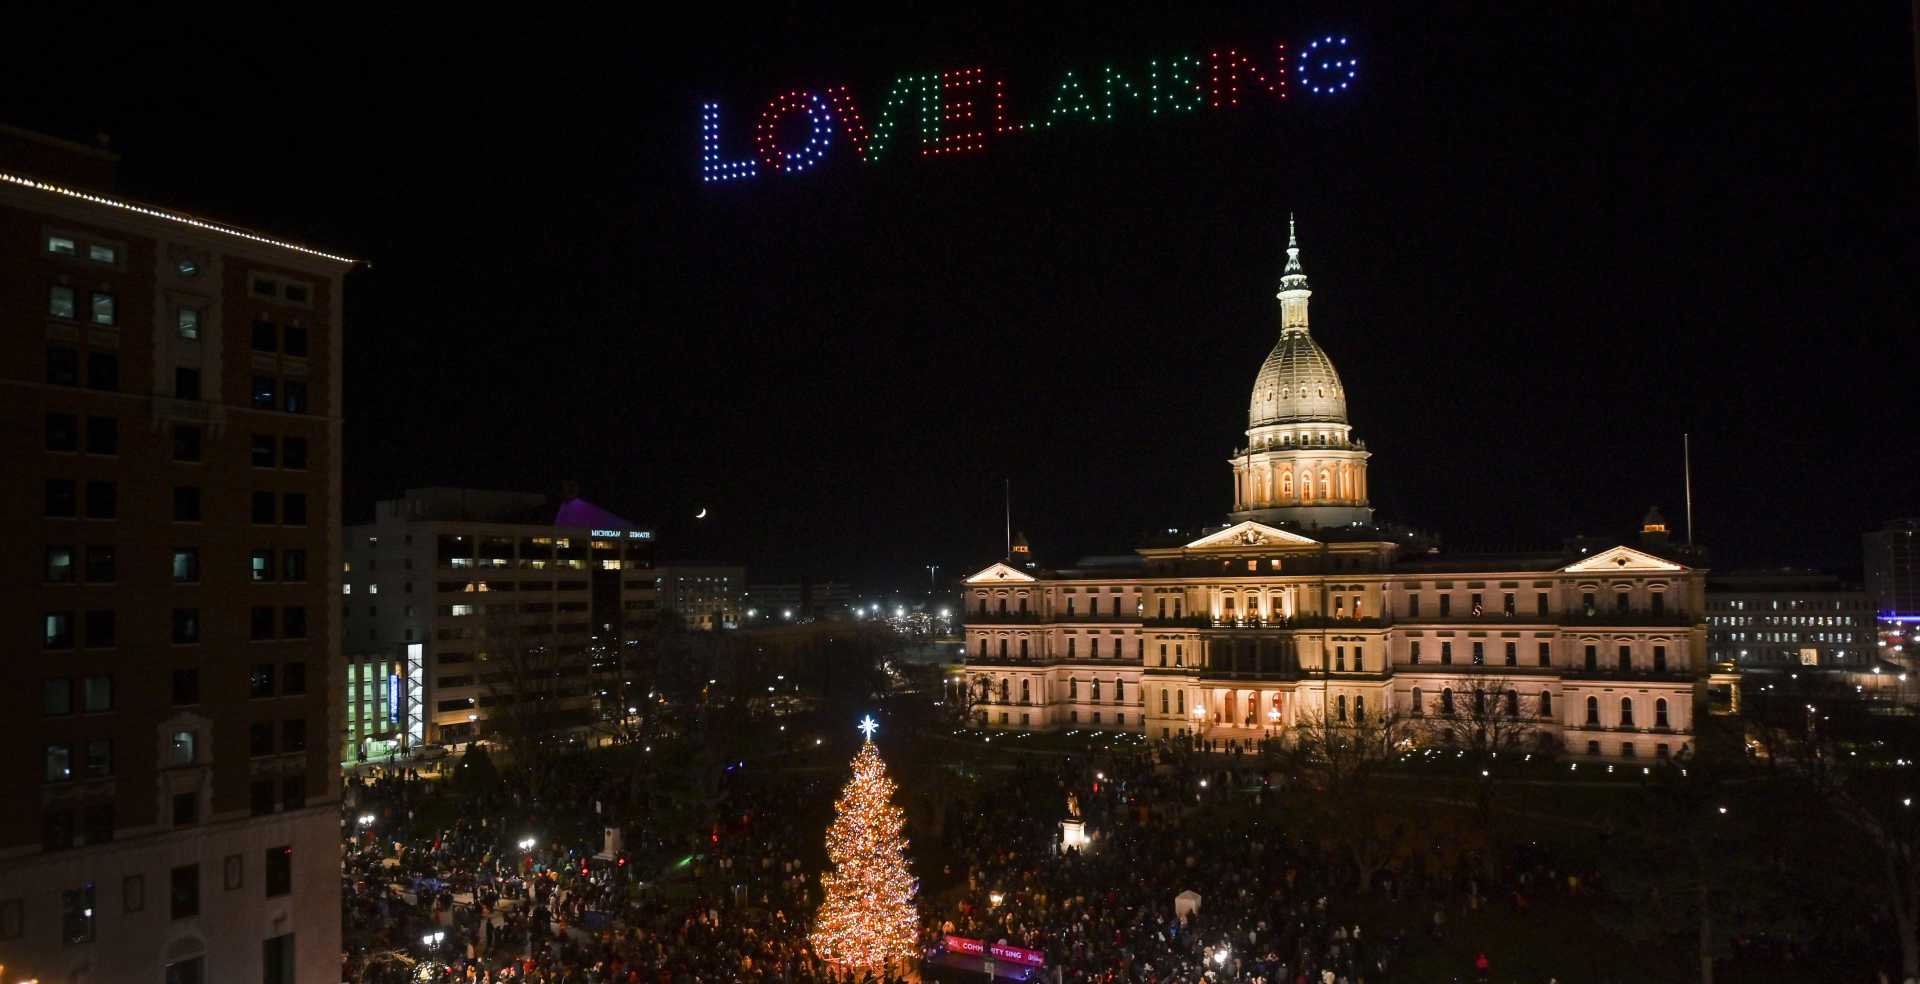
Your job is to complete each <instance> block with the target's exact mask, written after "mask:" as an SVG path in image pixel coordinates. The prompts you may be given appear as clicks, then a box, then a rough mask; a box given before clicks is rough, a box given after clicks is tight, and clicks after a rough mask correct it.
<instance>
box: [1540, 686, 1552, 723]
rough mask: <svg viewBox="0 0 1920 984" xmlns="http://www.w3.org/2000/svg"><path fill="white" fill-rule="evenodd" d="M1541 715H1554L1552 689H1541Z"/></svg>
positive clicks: (1546, 716)
mask: <svg viewBox="0 0 1920 984" xmlns="http://www.w3.org/2000/svg"><path fill="white" fill-rule="evenodd" d="M1540 716H1541V717H1543V718H1551V717H1553V691H1551V690H1542V691H1540Z"/></svg>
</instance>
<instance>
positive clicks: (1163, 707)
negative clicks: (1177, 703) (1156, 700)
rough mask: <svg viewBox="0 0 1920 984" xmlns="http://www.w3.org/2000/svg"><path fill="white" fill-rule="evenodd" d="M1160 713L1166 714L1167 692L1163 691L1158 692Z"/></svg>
mask: <svg viewBox="0 0 1920 984" xmlns="http://www.w3.org/2000/svg"><path fill="white" fill-rule="evenodd" d="M1160 713H1161V714H1163V715H1164V714H1166V713H1167V692H1166V691H1164V690H1162V691H1160Z"/></svg>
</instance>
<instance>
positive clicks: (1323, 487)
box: [1320, 468, 1333, 499]
mask: <svg viewBox="0 0 1920 984" xmlns="http://www.w3.org/2000/svg"><path fill="white" fill-rule="evenodd" d="M1320 498H1322V499H1331V498H1333V474H1332V473H1331V472H1329V471H1327V470H1326V469H1325V468H1322V469H1320Z"/></svg>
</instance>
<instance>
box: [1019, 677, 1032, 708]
mask: <svg viewBox="0 0 1920 984" xmlns="http://www.w3.org/2000/svg"><path fill="white" fill-rule="evenodd" d="M1032 684H1033V681H1031V680H1022V681H1020V703H1022V704H1029V703H1032V702H1033V686H1032Z"/></svg>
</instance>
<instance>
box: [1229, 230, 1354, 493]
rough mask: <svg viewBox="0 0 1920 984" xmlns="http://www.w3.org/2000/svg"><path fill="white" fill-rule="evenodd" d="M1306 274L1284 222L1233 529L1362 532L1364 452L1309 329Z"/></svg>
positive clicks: (1236, 460)
mask: <svg viewBox="0 0 1920 984" xmlns="http://www.w3.org/2000/svg"><path fill="white" fill-rule="evenodd" d="M1312 296H1313V291H1312V290H1310V289H1308V287H1307V271H1306V270H1305V269H1304V268H1302V267H1301V266H1300V242H1299V239H1298V238H1297V237H1296V236H1295V235H1294V232H1293V221H1292V220H1291V219H1289V220H1288V222H1287V269H1286V272H1285V273H1284V274H1282V275H1281V277H1280V292H1279V293H1278V294H1275V295H1274V297H1275V298H1277V299H1278V300H1279V301H1280V340H1279V341H1277V342H1275V343H1274V344H1273V351H1271V352H1268V353H1267V361H1265V362H1263V363H1261V364H1260V374H1259V375H1257V376H1255V377H1254V379H1253V399H1252V400H1251V401H1249V402H1248V404H1247V444H1246V447H1244V448H1242V449H1240V450H1238V451H1235V452H1234V456H1233V459H1232V461H1231V462H1230V463H1231V464H1232V466H1233V503H1234V506H1233V512H1231V513H1229V514H1228V516H1229V518H1230V519H1232V520H1233V521H1234V522H1242V521H1245V520H1254V521H1257V522H1261V523H1268V524H1276V523H1277V524H1282V525H1285V524H1291V525H1293V526H1294V527H1295V528H1299V529H1310V528H1313V527H1323V526H1365V525H1368V524H1371V523H1372V522H1373V507H1371V506H1369V505H1368V504H1367V459H1368V458H1369V457H1370V455H1369V454H1368V452H1367V446H1366V445H1365V444H1362V443H1360V442H1359V441H1355V440H1353V434H1352V430H1353V429H1352V427H1351V426H1349V425H1348V423H1347V388H1346V386H1344V385H1342V384H1341V382H1340V374H1339V373H1338V372H1336V371H1334V368H1333V360H1332V359H1329V358H1327V353H1326V350H1324V349H1322V348H1321V347H1320V345H1319V343H1317V342H1315V341H1314V340H1313V333H1312V332H1311V331H1309V330H1308V329H1307V299H1308V298H1310V297H1312Z"/></svg>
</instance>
